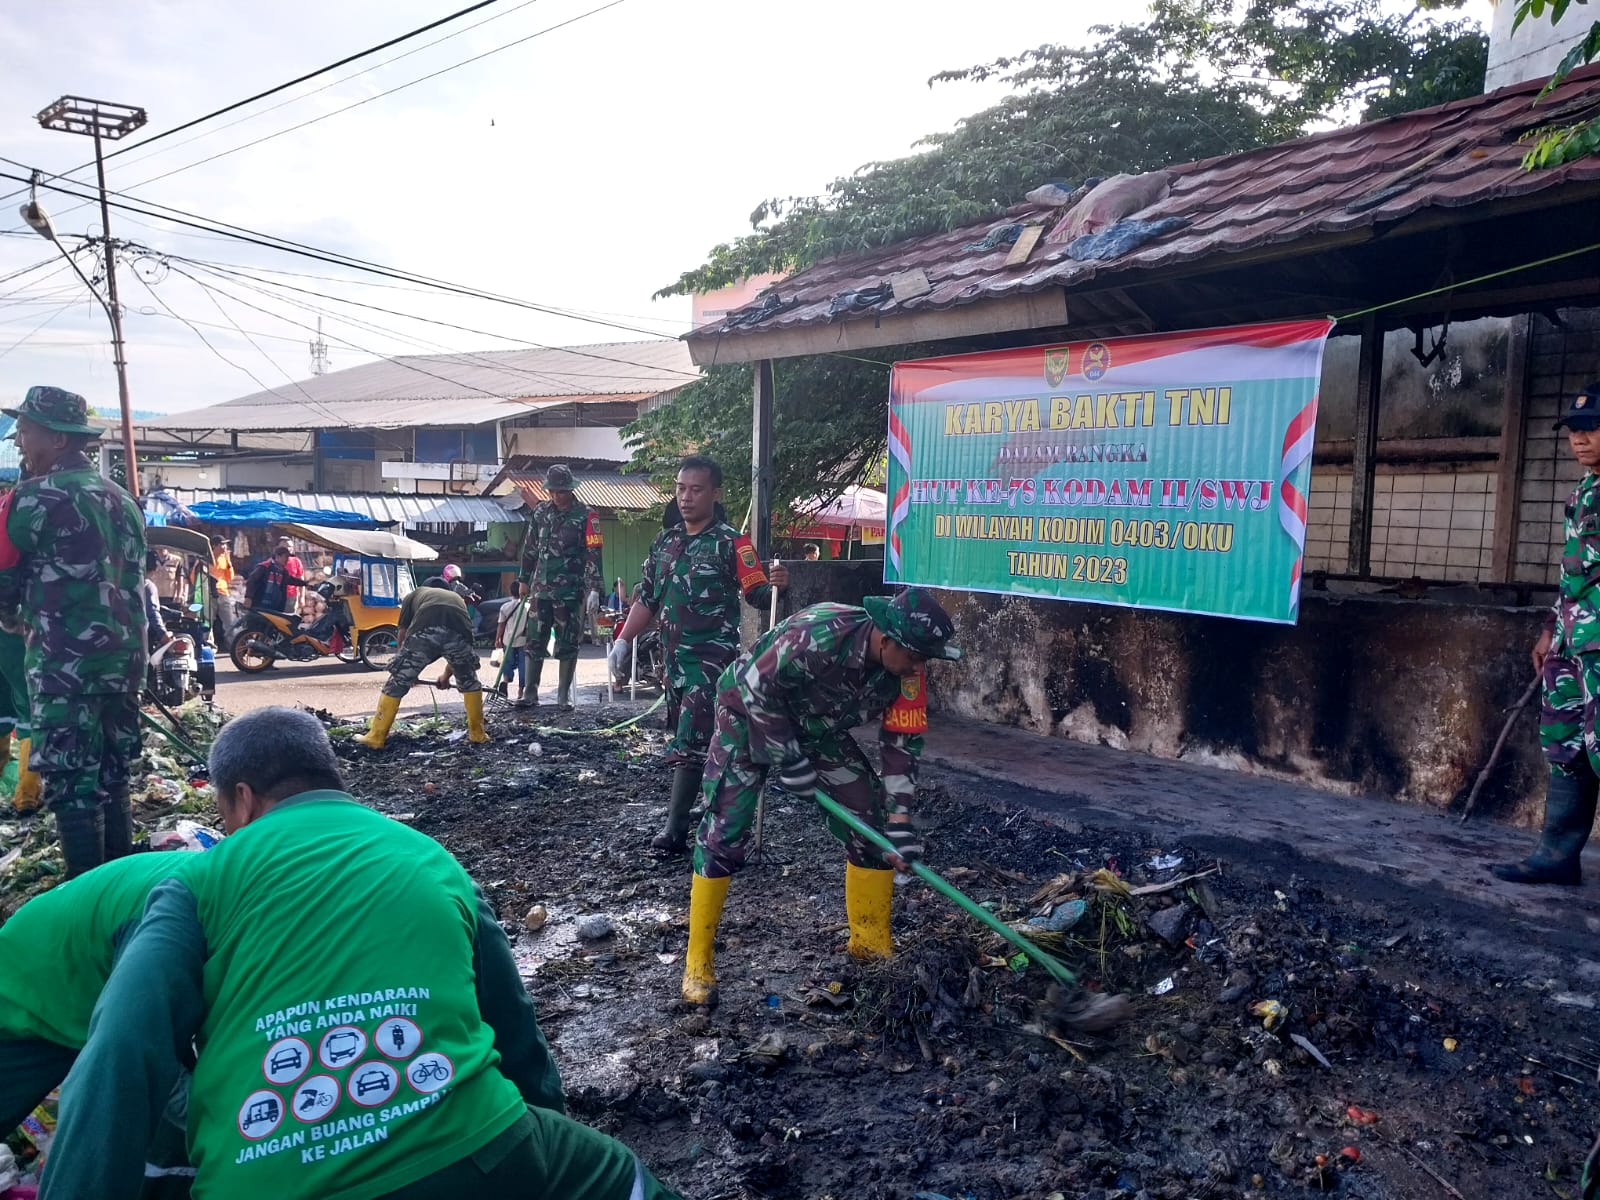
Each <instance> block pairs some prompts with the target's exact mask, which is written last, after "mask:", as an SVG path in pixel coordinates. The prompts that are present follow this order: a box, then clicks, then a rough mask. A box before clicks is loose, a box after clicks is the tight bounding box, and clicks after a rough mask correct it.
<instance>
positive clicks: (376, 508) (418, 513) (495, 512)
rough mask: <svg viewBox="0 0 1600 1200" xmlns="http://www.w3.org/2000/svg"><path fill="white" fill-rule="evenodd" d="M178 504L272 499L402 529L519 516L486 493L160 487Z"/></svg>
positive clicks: (493, 521) (491, 521) (517, 518)
mask: <svg viewBox="0 0 1600 1200" xmlns="http://www.w3.org/2000/svg"><path fill="white" fill-rule="evenodd" d="M164 490H165V491H166V493H167V494H168V495H170V496H171V497H172V498H173V499H174V500H176V501H177V502H178V503H179V504H185V505H187V504H197V503H200V502H202V501H207V500H272V501H275V502H276V503H278V504H287V505H289V506H290V507H292V508H305V509H311V510H313V511H317V510H328V509H331V510H333V511H334V512H354V513H361V514H362V515H364V516H368V517H371V518H372V519H373V520H374V521H382V522H385V523H398V524H399V525H401V526H402V527H403V528H406V529H416V528H417V527H419V526H422V525H456V524H467V525H476V526H485V525H492V524H504V523H510V522H514V521H520V520H521V519H522V517H521V516H520V515H519V514H518V513H516V512H513V511H512V510H510V509H509V508H507V507H506V506H505V505H504V504H501V503H500V502H499V501H498V500H494V499H490V498H489V497H487V496H427V495H409V494H408V495H400V494H387V493H372V494H367V495H361V494H351V493H339V492H284V491H247V490H243V489H240V490H228V491H218V490H214V489H209V488H166V489H164Z"/></svg>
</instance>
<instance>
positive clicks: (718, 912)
mask: <svg viewBox="0 0 1600 1200" xmlns="http://www.w3.org/2000/svg"><path fill="white" fill-rule="evenodd" d="M732 882H733V876H731V875H724V876H722V877H721V878H720V879H708V878H706V877H705V876H704V875H701V874H699V873H698V872H696V873H695V874H694V875H693V876H692V877H691V882H690V884H689V951H688V953H687V954H685V955H684V956H683V998H684V999H685V1000H687V1001H688V1002H689V1003H690V1004H703V1005H705V1006H706V1007H707V1008H710V1007H712V1006H713V1005H715V1004H716V1002H717V969H716V957H717V926H718V925H719V924H721V922H722V905H723V903H724V901H726V900H727V898H728V885H729V884H730V883H732Z"/></svg>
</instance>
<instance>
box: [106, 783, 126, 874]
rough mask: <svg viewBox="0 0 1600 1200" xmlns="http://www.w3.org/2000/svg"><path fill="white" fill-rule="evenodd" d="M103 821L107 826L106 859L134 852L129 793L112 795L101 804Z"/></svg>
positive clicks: (109, 859)
mask: <svg viewBox="0 0 1600 1200" xmlns="http://www.w3.org/2000/svg"><path fill="white" fill-rule="evenodd" d="M100 812H101V814H102V816H101V822H102V824H103V825H104V826H105V831H106V832H105V847H106V861H107V862H110V861H111V860H112V859H114V858H122V857H123V856H124V855H127V854H132V853H133V813H132V811H130V809H129V807H128V794H127V793H126V792H123V793H121V794H120V795H115V796H112V797H111V798H110V799H108V800H104V801H102V802H101V804H100Z"/></svg>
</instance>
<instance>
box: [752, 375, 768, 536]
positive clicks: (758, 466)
mask: <svg viewBox="0 0 1600 1200" xmlns="http://www.w3.org/2000/svg"><path fill="white" fill-rule="evenodd" d="M773 387H774V385H773V373H772V360H771V359H770V358H763V359H762V360H761V361H760V362H758V363H756V369H755V406H754V411H753V413H752V419H751V423H750V498H751V502H752V504H751V516H750V540H751V541H752V542H754V543H755V547H756V553H757V554H758V555H759V556H760V557H761V561H762V562H766V561H767V560H768V559H769V558H770V557H771V555H772V393H773Z"/></svg>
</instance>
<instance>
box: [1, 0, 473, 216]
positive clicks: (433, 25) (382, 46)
mask: <svg viewBox="0 0 1600 1200" xmlns="http://www.w3.org/2000/svg"><path fill="white" fill-rule="evenodd" d="M498 2H499V0H478V3H476V4H470V5H468V6H467V7H466V8H463V9H458V10H457V11H455V12H453V13H451V14H450V15H448V16H444V17H440V18H439V19H438V20H437V21H430V22H429V23H428V24H426V25H423V26H420V27H419V28H416V29H413V30H411V31H410V32H408V33H402V34H401V35H400V36H399V37H392V38H390V39H389V40H388V41H386V42H380V43H378V44H377V45H376V46H369V47H367V49H365V50H361V51H358V52H357V53H355V54H349V55H346V56H345V57H344V58H341V59H340V60H339V61H338V62H334V63H329V64H328V65H327V66H325V67H318V68H317V69H316V70H315V71H308V72H307V73H306V74H304V75H300V76H297V77H296V78H294V79H291V80H289V81H288V82H287V83H280V84H278V85H277V86H276V87H270V88H268V89H267V90H266V91H264V92H257V93H256V94H255V95H253V96H247V97H245V98H244V99H243V100H237V101H235V102H234V103H232V104H228V105H224V106H223V107H222V108H218V109H214V110H213V111H211V112H208V113H206V114H205V115H204V116H199V117H195V118H194V119H193V120H189V121H185V122H184V123H183V124H182V125H175V126H173V127H172V128H171V129H165V130H162V131H161V132H160V133H157V134H153V135H152V136H150V137H147V138H145V139H143V140H142V141H138V142H134V143H132V144H130V145H126V146H121V147H118V148H117V149H116V150H113V151H112V152H111V153H110V154H107V155H105V156H104V159H105V160H109V159H113V158H116V157H117V156H118V155H119V154H126V153H128V152H129V151H130V150H138V149H140V148H142V147H144V146H148V145H151V144H152V143H154V142H159V141H161V140H162V139H163V138H169V137H172V136H173V135H174V134H177V133H182V132H183V131H184V130H185V129H193V128H194V127H195V126H196V125H201V124H204V123H205V122H206V121H211V120H215V119H216V118H217V117H221V116H226V115H227V114H228V113H231V112H233V111H234V110H235V109H239V108H243V107H244V106H245V105H247V104H254V103H255V102H256V101H257V100H265V99H266V98H267V97H268V96H275V95H277V94H278V93H279V92H282V91H286V90H287V89H289V88H292V87H295V86H297V85H299V84H302V83H305V82H307V81H308V80H312V79H315V78H316V77H317V76H318V75H326V74H327V73H328V72H329V71H337V70H338V69H339V68H340V67H344V66H348V65H349V64H351V63H353V62H355V61H356V60H358V59H362V58H366V57H367V56H368V55H369V54H377V53H378V52H379V51H380V50H387V49H388V48H389V47H390V46H398V45H399V44H400V43H401V42H407V41H410V40H411V39H412V38H414V37H420V36H421V35H422V34H424V33H427V32H429V31H430V30H433V29H437V28H439V26H441V25H448V24H449V23H450V22H451V21H454V20H456V19H458V18H460V17H464V16H466V15H467V14H468V13H474V12H477V11H478V10H479V9H480V8H488V7H489V5H491V4H496V3H498ZM440 40H443V39H440ZM382 65H383V64H381V63H380V64H379V66H382ZM358 73H359V72H358ZM92 166H94V160H93V159H90V160H89V161H88V162H86V163H80V164H79V165H77V166H76V167H73V168H72V169H71V170H69V171H64V172H62V173H61V174H60V175H52V176H50V178H52V179H64V178H66V177H67V176H68V175H73V174H76V173H77V172H79V171H82V170H84V169H86V168H88V167H92ZM21 194H22V190H18V191H15V192H12V193H11V194H10V195H7V196H0V202H3V201H5V200H9V199H11V198H12V196H20V195H21Z"/></svg>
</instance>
